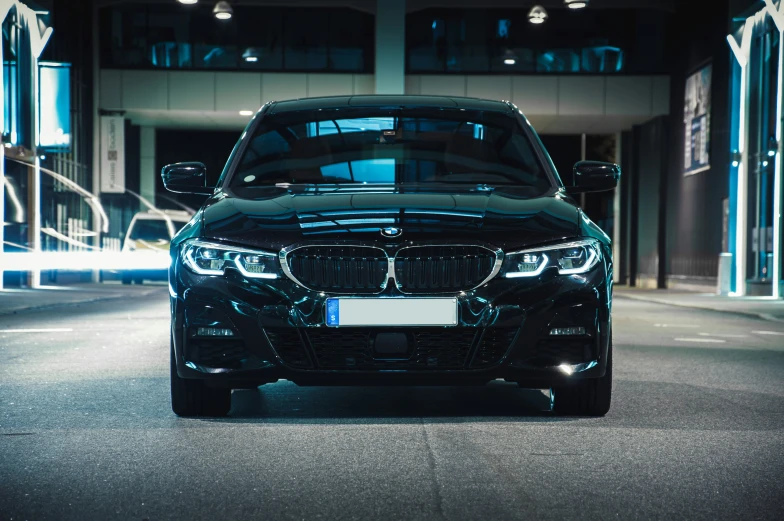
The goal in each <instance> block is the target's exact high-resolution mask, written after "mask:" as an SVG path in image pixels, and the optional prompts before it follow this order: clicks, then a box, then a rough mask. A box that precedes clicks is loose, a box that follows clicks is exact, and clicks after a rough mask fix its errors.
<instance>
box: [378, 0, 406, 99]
mask: <svg viewBox="0 0 784 521" xmlns="http://www.w3.org/2000/svg"><path fill="white" fill-rule="evenodd" d="M405 90H406V2H405V0H376V94H404V93H405Z"/></svg>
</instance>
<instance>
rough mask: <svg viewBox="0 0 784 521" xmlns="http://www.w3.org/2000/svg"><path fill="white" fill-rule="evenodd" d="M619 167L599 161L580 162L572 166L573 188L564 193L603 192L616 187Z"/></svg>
mask: <svg viewBox="0 0 784 521" xmlns="http://www.w3.org/2000/svg"><path fill="white" fill-rule="evenodd" d="M620 178H621V167H620V166H618V165H616V164H614V163H603V162H601V161H580V162H578V163H577V164H575V165H574V186H569V187H567V188H566V191H567V192H568V193H570V194H580V193H583V192H603V191H605V190H612V189H613V188H615V187H616V186H618V180H619V179H620Z"/></svg>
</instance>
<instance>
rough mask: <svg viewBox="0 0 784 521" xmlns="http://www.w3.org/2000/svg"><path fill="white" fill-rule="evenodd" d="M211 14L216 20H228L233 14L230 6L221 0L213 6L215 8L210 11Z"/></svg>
mask: <svg viewBox="0 0 784 521" xmlns="http://www.w3.org/2000/svg"><path fill="white" fill-rule="evenodd" d="M212 14H213V15H215V18H217V19H218V20H228V19H229V18H231V15H233V14H234V9H232V8H231V4H229V3H228V2H226V1H225V0H221V1H220V2H218V3H217V4H215V8H214V9H213V10H212Z"/></svg>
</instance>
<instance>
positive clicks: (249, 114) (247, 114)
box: [240, 110, 253, 116]
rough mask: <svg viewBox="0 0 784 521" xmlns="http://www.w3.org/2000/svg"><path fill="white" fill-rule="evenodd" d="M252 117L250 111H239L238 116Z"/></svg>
mask: <svg viewBox="0 0 784 521" xmlns="http://www.w3.org/2000/svg"><path fill="white" fill-rule="evenodd" d="M252 115H253V111H252V110H241V111H240V116H252Z"/></svg>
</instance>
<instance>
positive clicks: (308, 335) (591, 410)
mask: <svg viewBox="0 0 784 521" xmlns="http://www.w3.org/2000/svg"><path fill="white" fill-rule="evenodd" d="M162 175H163V181H164V184H165V186H166V188H167V189H169V190H171V191H173V192H181V193H196V194H205V195H207V196H208V197H207V199H206V201H205V203H204V205H203V206H202V207H201V208H200V210H199V211H198V212H197V213H196V215H195V216H194V217H193V218H192V219H191V220H190V222H189V223H188V224H187V225H186V226H185V227H184V228H183V229H182V230H181V231H180V232H179V233H178V234H177V235H176V237H175V238H174V239H173V240H172V244H171V260H172V262H171V268H170V271H169V291H170V295H171V398H172V408H173V410H174V412H175V413H176V414H178V415H181V416H221V415H225V414H228V412H229V409H230V406H231V391H232V389H248V388H256V387H258V386H260V385H263V384H266V383H272V382H276V381H278V380H280V379H285V380H290V381H292V382H295V383H296V384H298V385H364V386H367V385H401V384H403V385H462V384H479V385H481V384H486V383H488V382H490V381H492V380H496V379H503V380H506V381H509V382H515V383H518V384H519V385H520V386H522V387H528V388H537V389H550V390H551V393H550V396H551V400H552V407H553V410H554V411H555V412H556V413H561V414H576V415H586V416H601V415H604V414H605V413H607V411H608V410H609V407H610V396H611V387H612V320H611V309H612V275H613V265H612V258H611V244H610V240H609V238H608V237H607V235H606V234H605V233H604V232H603V231H602V230H601V229H600V228H599V227H598V226H596V225H595V224H594V223H593V222H592V221H591V220H590V219H589V218H588V217H587V216H586V215H585V213H583V211H582V210H581V209H580V207H579V206H578V204H577V203H576V202H575V200H574V198H573V194H575V193H580V192H590V191H599V190H610V189H613V188H614V187H615V186H616V184H617V181H618V178H619V175H620V170H619V168H618V166H617V165H614V164H611V163H599V162H586V161H583V162H580V163H577V164H576V165H575V167H574V182H573V183H572V184H573V186H564V184H563V183H562V181H561V179H560V177H559V175H558V172H556V169H555V167H554V166H553V163H552V161H551V159H550V157H549V156H548V154H547V152H546V150H545V149H544V147H543V146H542V143H541V141H540V140H539V138H538V136H537V135H536V133H535V132H534V129H533V128H532V127H531V125H530V124H529V122H528V120H527V119H526V118H525V116H524V115H523V114H522V113H521V112H520V110H518V109H517V107H515V106H514V105H513V104H511V103H507V102H500V101H488V100H480V99H469V98H455V97H435V96H434V97H427V96H345V97H326V98H307V99H298V100H293V101H282V102H270V103H267V104H265V105H264V106H263V107H262V108H261V109H260V110H259V111H258V112H257V113H256V115H255V116H254V117H253V119H252V120H251V121H250V123H249V124H248V126H247V128H246V129H245V131H244V132H243V134H242V136H241V138H240V139H239V141H238V142H237V144H236V146H235V147H234V150H233V151H232V153H231V155H230V157H229V159H228V162H227V164H226V166H225V168H224V170H223V172H222V173H221V175H220V178H219V180H218V182H217V184H216V185H215V186H207V183H206V172H205V167H204V165H202V164H201V163H177V164H174V165H168V166H166V167H165V168H164V169H163V172H162Z"/></svg>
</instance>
